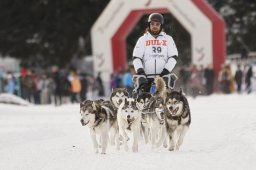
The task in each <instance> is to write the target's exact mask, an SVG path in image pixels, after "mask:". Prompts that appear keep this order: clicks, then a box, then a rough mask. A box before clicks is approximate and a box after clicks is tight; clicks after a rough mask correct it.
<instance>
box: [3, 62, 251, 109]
mask: <svg viewBox="0 0 256 170" xmlns="http://www.w3.org/2000/svg"><path fill="white" fill-rule="evenodd" d="M250 63H251V62H250V61H249V62H248V61H246V62H244V61H232V62H230V63H229V64H224V65H222V66H221V69H220V71H219V72H218V74H217V75H216V74H215V72H214V70H213V67H212V66H211V65H209V66H208V67H206V68H204V67H203V66H195V65H190V66H181V67H177V69H176V70H175V72H176V74H177V75H178V77H179V79H178V81H177V83H176V86H175V88H177V89H179V88H182V89H183V92H184V93H185V94H187V95H190V96H193V97H196V96H198V95H211V94H212V93H223V94H231V93H248V94H249V93H251V92H252V91H253V89H255V87H254V86H256V84H255V83H253V81H254V80H256V77H255V76H254V75H253V67H252V65H251V64H250ZM134 73H135V72H134V69H133V67H129V68H127V69H121V68H120V69H119V70H118V71H117V72H114V73H112V74H111V78H110V82H107V83H108V84H107V86H106V84H105V83H103V81H102V79H101V73H98V74H97V75H96V76H94V75H89V74H84V73H83V74H81V73H79V72H78V71H77V70H75V69H66V68H58V67H57V66H52V67H51V68H50V69H49V70H48V71H45V72H43V73H37V72H36V71H34V70H33V69H32V68H22V69H21V71H20V73H18V74H17V73H16V74H13V73H10V72H8V73H3V72H2V73H1V74H0V93H10V94H14V95H17V96H20V97H22V98H23V99H25V100H27V101H29V102H31V103H34V104H51V103H53V104H55V105H56V106H58V105H61V104H63V103H78V102H80V101H83V100H85V99H96V98H100V97H107V96H108V94H109V93H108V92H107V91H111V90H112V89H113V88H121V87H125V88H127V89H128V91H129V93H130V94H131V93H132V90H133V82H132V76H133V74H134ZM108 88H109V89H108Z"/></svg>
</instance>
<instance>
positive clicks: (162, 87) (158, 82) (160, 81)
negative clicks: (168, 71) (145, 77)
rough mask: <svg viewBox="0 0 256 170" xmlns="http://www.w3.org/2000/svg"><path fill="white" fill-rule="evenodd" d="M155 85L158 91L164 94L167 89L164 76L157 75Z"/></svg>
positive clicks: (157, 92)
mask: <svg viewBox="0 0 256 170" xmlns="http://www.w3.org/2000/svg"><path fill="white" fill-rule="evenodd" d="M155 85H156V93H155V94H159V95H162V94H163V93H164V91H165V90H166V85H165V81H164V79H163V78H162V77H156V78H155Z"/></svg>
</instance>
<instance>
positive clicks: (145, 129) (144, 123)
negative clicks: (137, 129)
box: [136, 92, 152, 144]
mask: <svg viewBox="0 0 256 170" xmlns="http://www.w3.org/2000/svg"><path fill="white" fill-rule="evenodd" d="M151 97H152V95H151V94H150V93H149V92H141V93H140V94H139V95H138V97H137V99H136V102H137V105H138V108H139V109H140V110H141V131H142V134H143V137H144V141H145V143H146V144H147V143H148V141H149V139H148V138H149V125H148V120H147V117H148V109H147V107H148V104H149V101H150V99H151Z"/></svg>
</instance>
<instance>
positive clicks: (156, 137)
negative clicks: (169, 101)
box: [146, 77, 166, 148]
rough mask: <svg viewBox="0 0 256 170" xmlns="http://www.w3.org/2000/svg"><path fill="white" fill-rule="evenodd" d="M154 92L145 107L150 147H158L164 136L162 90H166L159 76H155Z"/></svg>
mask: <svg viewBox="0 0 256 170" xmlns="http://www.w3.org/2000/svg"><path fill="white" fill-rule="evenodd" d="M155 85H156V92H155V93H154V94H153V95H152V97H151V98H150V100H149V103H148V105H147V106H146V107H147V109H146V110H147V112H148V113H147V114H146V118H147V124H148V127H149V129H150V137H151V144H152V148H156V147H159V146H161V145H162V144H163V142H164V140H165V138H166V127H165V117H166V116H165V102H164V92H165V91H166V85H165V81H164V80H163V78H161V77H156V78H155Z"/></svg>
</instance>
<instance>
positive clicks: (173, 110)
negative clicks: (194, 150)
mask: <svg viewBox="0 0 256 170" xmlns="http://www.w3.org/2000/svg"><path fill="white" fill-rule="evenodd" d="M165 106H166V131H167V134H168V136H169V150H170V151H173V150H179V148H180V146H181V144H182V143H183V138H184V136H185V134H186V132H187V130H188V129H189V125H190V123H191V115H190V109H189V104H188V101H187V98H186V97H185V96H184V95H183V94H182V90H180V91H168V92H166V98H165Z"/></svg>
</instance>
